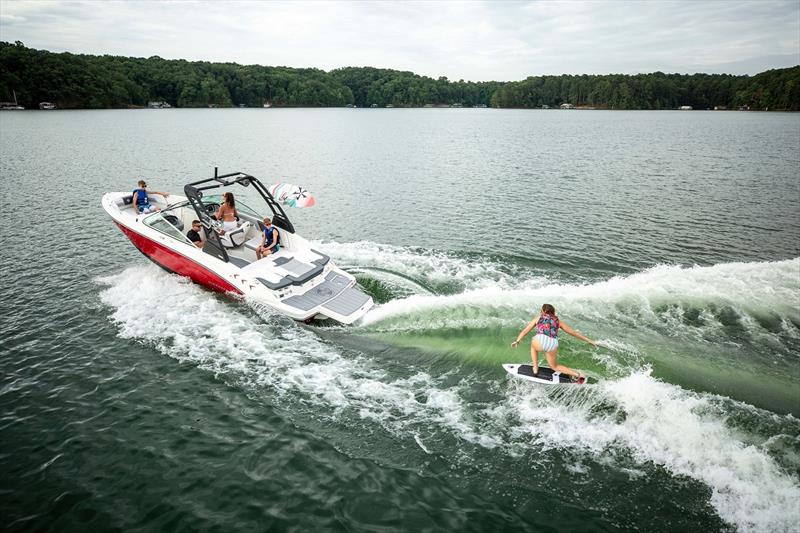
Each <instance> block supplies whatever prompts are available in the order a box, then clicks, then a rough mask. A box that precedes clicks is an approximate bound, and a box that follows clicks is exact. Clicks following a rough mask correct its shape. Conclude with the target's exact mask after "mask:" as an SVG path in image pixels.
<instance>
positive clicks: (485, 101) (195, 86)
mask: <svg viewBox="0 0 800 533" xmlns="http://www.w3.org/2000/svg"><path fill="white" fill-rule="evenodd" d="M13 94H16V98H17V101H18V103H19V104H20V105H22V106H25V107H26V108H35V107H37V106H38V103H39V102H53V103H55V104H56V105H57V106H58V107H60V108H75V109H97V108H128V107H144V106H146V105H147V104H148V102H151V101H164V102H167V103H168V104H170V105H171V106H174V107H208V106H218V107H231V106H240V105H241V106H246V107H261V106H262V105H263V104H265V103H269V104H271V105H272V106H275V107H294V106H298V107H299V106H303V107H340V106H347V105H350V106H357V107H372V106H378V107H385V106H387V105H391V106H395V107H424V106H442V105H444V106H449V105H458V106H465V107H471V106H487V107H506V108H540V107H543V106H548V107H557V106H559V105H561V104H564V103H569V104H572V105H575V106H585V107H596V108H602V109H675V108H677V107H680V106H692V107H693V108H695V109H706V108H712V109H713V108H714V107H727V108H734V109H735V108H742V107H745V108H750V109H772V110H791V111H798V110H800V66H796V67H792V68H786V69H775V70H768V71H766V72H762V73H760V74H757V75H755V76H733V75H729V74H691V75H687V74H664V73H662V72H654V73H651V74H637V75H621V74H612V75H591V76H590V75H579V76H575V75H561V76H532V77H529V78H527V79H525V80H522V81H516V82H497V81H490V82H470V81H464V80H459V81H451V80H448V79H447V78H446V77H440V78H438V79H434V78H430V77H427V76H420V75H417V74H414V73H413V72H404V71H398V70H391V69H378V68H372V67H346V68H340V69H335V70H332V71H330V72H325V71H323V70H319V69H315V68H290V67H265V66H260V65H239V64H236V63H209V62H206V61H185V60H181V59H177V60H167V59H162V58H160V57H157V56H154V57H150V58H134V57H121V56H110V55H104V56H95V55H85V54H71V53H52V52H48V51H46V50H35V49H32V48H28V47H26V46H25V45H24V44H23V43H21V42H19V41H17V42H15V43H8V42H0V100H5V101H10V100H11V99H12V95H13Z"/></svg>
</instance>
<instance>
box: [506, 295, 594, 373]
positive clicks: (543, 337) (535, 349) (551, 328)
mask: <svg viewBox="0 0 800 533" xmlns="http://www.w3.org/2000/svg"><path fill="white" fill-rule="evenodd" d="M533 328H536V335H535V336H534V337H533V339H531V361H532V362H533V373H534V375H535V374H538V373H539V352H544V353H545V355H546V356H547V364H549V365H550V368H552V369H553V370H554V371H556V372H561V373H562V374H568V375H570V376H573V377H575V378H576V379H577V380H578V382H583V381H585V380H586V377H585V376H584V375H583V374H582V373H580V372H578V371H577V370H573V369H571V368H569V367H566V366H564V365H560V364H558V361H557V360H556V356H557V355H558V330H559V329H563V330H564V331H566V332H567V333H569V334H570V335H572V336H573V337H577V338H578V339H580V340H582V341H585V342H588V343H589V344H591V345H592V346H597V344H596V343H595V342H594V341H593V340H591V339H589V338H588V337H584V336H583V335H582V334H581V333H580V332H579V331H575V330H574V329H572V328H571V327H569V326H568V325H566V324H565V323H563V322H561V321H560V320H559V319H558V317H557V316H556V309H555V307H553V306H552V305H550V304H544V305H543V306H542V310H541V312H540V313H539V316H537V317H535V318H534V319H533V320H531V321H530V323H529V324H528V325H527V326H525V329H523V330H522V331H521V332H520V333H519V335H517V340H515V341H514V342H512V343H511V347H512V348H516V347H517V345H518V344H519V343H520V341H521V340H522V339H523V338H525V335H527V334H528V333H530V331H531V330H532V329H533Z"/></svg>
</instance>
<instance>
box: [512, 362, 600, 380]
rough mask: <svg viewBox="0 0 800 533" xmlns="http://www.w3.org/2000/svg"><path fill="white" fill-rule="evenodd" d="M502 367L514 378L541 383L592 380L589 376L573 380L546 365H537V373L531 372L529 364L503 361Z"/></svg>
mask: <svg viewBox="0 0 800 533" xmlns="http://www.w3.org/2000/svg"><path fill="white" fill-rule="evenodd" d="M503 368H505V369H506V372H508V373H509V374H511V375H512V376H514V377H515V378H519V379H525V380H527V381H533V382H534V383H542V384H544V385H585V384H586V383H591V382H592V381H591V380H590V379H589V378H585V379H584V380H583V381H577V380H573V379H572V377H571V376H567V375H566V374H562V373H561V372H553V369H552V368H548V367H546V366H539V373H538V374H534V373H533V366H531V365H519V364H515V363H505V364H504V365H503Z"/></svg>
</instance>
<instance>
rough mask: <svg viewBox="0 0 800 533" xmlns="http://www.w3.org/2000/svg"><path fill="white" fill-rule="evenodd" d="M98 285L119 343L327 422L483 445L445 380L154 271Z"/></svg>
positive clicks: (139, 270)
mask: <svg viewBox="0 0 800 533" xmlns="http://www.w3.org/2000/svg"><path fill="white" fill-rule="evenodd" d="M99 282H101V283H103V284H105V285H108V287H107V288H106V289H105V290H103V291H102V293H101V299H102V301H103V302H104V303H105V304H106V305H109V306H110V307H112V308H113V309H114V312H113V314H112V318H113V320H114V321H115V322H116V323H117V324H118V326H119V328H120V336H121V337H123V338H135V339H139V340H142V341H145V342H148V343H152V344H153V345H154V346H155V347H156V348H157V349H158V350H159V351H161V352H163V353H165V354H167V355H169V356H171V357H174V358H176V359H178V360H179V361H187V362H192V363H194V364H196V365H197V366H198V367H200V368H203V369H207V370H209V371H211V372H213V373H214V374H215V375H218V376H221V375H225V376H232V377H233V378H234V379H235V381H236V382H237V383H238V384H240V385H242V386H243V387H258V388H259V389H261V390H265V389H266V390H269V391H272V392H274V393H275V394H276V395H277V398H278V399H280V398H282V397H286V396H290V398H291V399H290V403H294V402H296V401H298V400H299V401H303V402H310V403H311V404H315V405H318V406H319V405H322V406H324V409H323V410H317V411H319V412H324V413H330V414H331V416H336V415H337V414H340V413H341V414H345V413H346V414H350V415H352V414H355V415H356V416H359V417H361V418H363V419H368V420H374V421H377V422H379V423H380V424H381V425H383V426H384V427H385V429H387V430H388V431H390V432H392V433H395V434H405V433H406V432H407V430H409V428H412V427H417V426H419V425H420V424H432V425H434V426H442V427H446V428H451V429H452V430H454V431H456V432H457V433H458V434H459V435H460V436H461V438H463V439H464V440H467V441H471V442H476V443H479V444H482V445H484V446H491V445H492V442H491V439H487V438H485V437H483V436H481V435H479V434H477V433H475V432H473V431H472V430H471V426H470V425H469V424H468V422H467V421H466V416H467V415H466V411H465V410H466V407H465V404H464V402H463V401H462V400H461V398H460V396H459V394H458V389H457V388H443V387H440V386H439V384H440V383H441V381H442V380H443V379H445V378H446V376H440V377H433V376H431V375H430V374H428V373H427V372H424V371H418V372H415V373H413V374H412V375H411V376H409V377H406V378H399V379H398V378H390V377H388V376H387V375H386V373H385V371H383V370H381V369H379V368H376V367H375V365H374V364H372V363H371V362H370V361H369V360H367V359H365V358H364V357H362V356H359V355H352V356H349V357H347V356H345V355H343V354H342V353H341V351H340V350H338V349H337V348H336V347H335V346H331V345H330V344H328V343H326V342H324V341H323V340H321V339H320V338H319V337H317V336H316V335H314V334H313V333H312V332H309V331H307V330H305V329H303V328H300V327H299V326H296V325H295V324H294V323H288V324H287V323H286V322H285V321H282V320H275V321H272V322H270V323H264V322H262V321H261V320H260V319H258V318H257V317H255V316H253V315H252V314H250V313H248V312H247V310H246V309H236V306H235V305H234V304H231V303H226V302H224V301H222V300H220V299H218V298H216V297H215V296H213V295H212V294H210V293H208V292H207V291H205V290H204V289H201V288H199V287H198V286H196V285H193V284H192V283H190V282H188V281H187V280H185V279H183V278H179V277H177V276H173V275H169V274H166V273H164V272H162V271H161V270H159V269H157V268H156V267H155V266H150V265H148V266H144V267H132V268H128V269H126V270H125V271H123V272H122V273H120V274H118V275H115V276H110V277H107V278H104V279H101V280H99ZM133 295H135V297H133ZM259 312H261V310H259ZM412 372H413V371H412ZM298 395H299V398H298Z"/></svg>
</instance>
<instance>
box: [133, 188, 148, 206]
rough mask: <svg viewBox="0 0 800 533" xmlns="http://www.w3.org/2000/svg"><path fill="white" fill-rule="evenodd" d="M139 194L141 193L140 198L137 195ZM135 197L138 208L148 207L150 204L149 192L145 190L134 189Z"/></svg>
mask: <svg viewBox="0 0 800 533" xmlns="http://www.w3.org/2000/svg"><path fill="white" fill-rule="evenodd" d="M137 192H138V193H139V195H138V196H137V195H136V193H137ZM133 197H134V198H135V201H136V207H139V206H140V205H147V204H149V203H150V199H149V198H147V191H146V190H144V189H134V190H133Z"/></svg>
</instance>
